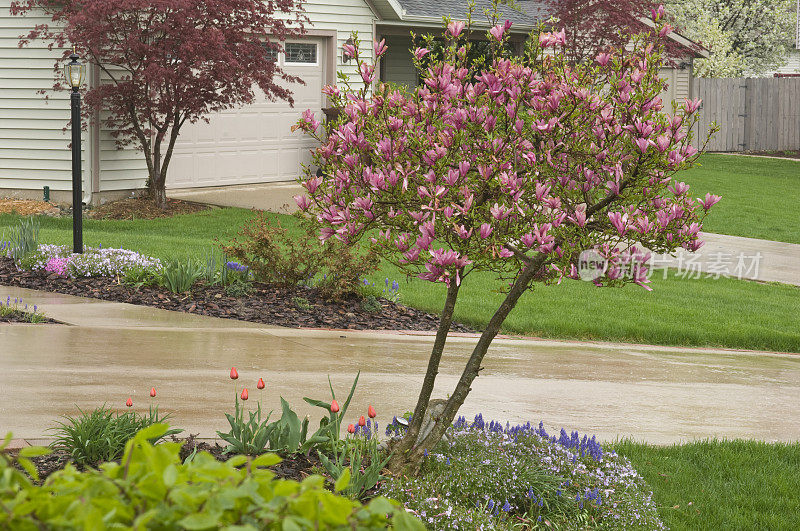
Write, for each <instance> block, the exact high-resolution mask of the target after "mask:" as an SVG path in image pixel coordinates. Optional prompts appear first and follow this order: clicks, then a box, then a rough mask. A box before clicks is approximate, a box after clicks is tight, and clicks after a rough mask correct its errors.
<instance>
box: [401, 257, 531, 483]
mask: <svg viewBox="0 0 800 531" xmlns="http://www.w3.org/2000/svg"><path fill="white" fill-rule="evenodd" d="M545 260H546V256H545V255H539V256H537V257H536V258H534V259H532V260H530V261H529V262H528V264H527V266H526V267H525V268H524V269H523V270H522V272H521V273H520V275H519V276H518V277H517V279H516V281H515V282H514V284H513V285H512V287H511V289H510V290H509V292H508V293H507V294H506V298H505V300H503V303H502V304H501V305H500V307H499V308H498V309H497V311H495V313H494V315H492V318H491V319H490V320H489V323H488V324H487V325H486V329H485V330H484V331H483V333H482V334H481V337H480V338H479V339H478V343H477V344H476V345H475V348H474V349H473V350H472V354H471V355H470V357H469V360H468V361H467V364H466V366H465V367H464V371H463V372H462V374H461V378H459V380H458V384H456V388H455V390H454V391H453V393H452V394H451V395H450V398H449V399H448V400H447V404H446V405H445V408H444V411H443V412H442V413H441V414H439V415H438V416H437V417H435V418H433V419H432V420H433V421H434V424H433V428H432V429H431V430H429V431H428V433H420V430H421V428H422V426H423V423H424V420H425V413H426V411H427V410H428V406H429V404H430V398H431V394H432V392H433V387H434V384H435V383H436V376H437V375H438V373H439V362H440V361H441V359H442V353H443V351H444V346H445V343H446V342H447V333H448V332H449V331H450V326H451V324H452V322H453V311H454V309H455V305H456V300H457V298H458V289H459V287H458V286H457V285H456V284H455V282H452V283H451V284H450V287H449V288H448V289H447V298H446V300H445V305H444V310H443V311H442V319H441V322H440V323H439V329H438V331H437V333H436V340H435V341H434V344H433V350H432V351H431V357H430V360H429V361H428V370H427V372H426V373H425V379H424V381H423V384H422V390H421V391H420V394H419V399H418V400H417V407H416V408H415V409H414V416H413V418H412V420H411V423H410V424H409V427H408V430H406V434H405V435H404V436H403V438H402V439H401V440H400V441H398V442H397V443H396V444H395V445H394V446H393V447H392V451H393V452H394V453H393V455H392V457H391V459H390V460H389V463H388V464H387V468H388V469H389V470H390V471H391V472H392V473H394V474H404V473H414V472H416V471H417V470H418V468H419V465H420V462H421V460H422V457H423V455H424V454H425V451H426V450H431V449H433V447H434V446H436V444H437V443H438V442H439V441H440V440H441V439H442V437H443V436H444V434H445V432H446V431H447V428H448V427H450V425H451V424H452V423H453V420H454V419H455V418H456V414H457V413H458V410H459V408H461V406H462V405H463V404H464V401H465V400H466V399H467V395H469V392H470V391H471V390H472V382H473V381H475V378H477V377H478V373H479V372H480V370H481V363H483V358H484V356H485V355H486V352H487V351H488V350H489V346H490V345H491V343H492V341H493V340H494V338H495V337H496V336H497V334H498V332H499V331H500V327H501V326H502V325H503V322H504V321H505V320H506V317H508V314H509V313H511V310H513V309H514V307H515V306H516V305H517V302H518V301H519V298H520V297H521V296H522V294H523V293H525V290H526V289H527V287H528V285H529V284H530V282H531V280H532V279H533V277H534V276H535V275H536V272H537V271H539V269H540V268H541V267H542V264H543V263H544V262H545Z"/></svg>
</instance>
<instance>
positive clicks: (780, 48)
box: [667, 0, 797, 77]
mask: <svg viewBox="0 0 800 531" xmlns="http://www.w3.org/2000/svg"><path fill="white" fill-rule="evenodd" d="M667 8H668V10H667V11H668V13H669V14H670V16H671V17H672V18H673V19H674V24H675V25H676V26H677V27H678V29H679V31H681V33H682V34H684V35H685V36H686V37H688V38H690V39H692V40H695V41H698V42H701V43H703V44H704V45H706V47H707V48H709V50H710V51H711V52H712V57H711V58H710V59H707V60H701V61H698V62H697V65H698V72H699V74H700V75H704V76H707V77H738V76H742V75H758V74H762V73H764V72H766V71H768V70H770V69H774V68H776V67H778V66H780V65H781V64H783V63H784V62H785V60H786V54H787V52H788V50H789V48H790V46H791V45H792V39H793V38H794V31H795V29H794V28H795V26H794V24H795V20H796V9H797V3H796V0H669V1H668V3H667Z"/></svg>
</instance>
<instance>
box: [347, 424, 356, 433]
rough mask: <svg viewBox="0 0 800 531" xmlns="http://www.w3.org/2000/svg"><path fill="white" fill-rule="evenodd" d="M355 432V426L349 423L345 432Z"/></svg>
mask: <svg viewBox="0 0 800 531" xmlns="http://www.w3.org/2000/svg"><path fill="white" fill-rule="evenodd" d="M355 432H356V427H355V426H353V425H352V424H350V425H349V426H348V427H347V433H355Z"/></svg>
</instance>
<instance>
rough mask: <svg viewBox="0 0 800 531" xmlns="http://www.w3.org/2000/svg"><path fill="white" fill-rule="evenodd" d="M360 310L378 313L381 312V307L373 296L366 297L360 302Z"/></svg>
mask: <svg viewBox="0 0 800 531" xmlns="http://www.w3.org/2000/svg"><path fill="white" fill-rule="evenodd" d="M361 308H362V309H363V310H364V311H365V312H368V313H378V312H380V311H381V310H383V306H381V303H380V302H378V298H377V297H375V295H367V296H366V297H365V298H364V300H362V301H361Z"/></svg>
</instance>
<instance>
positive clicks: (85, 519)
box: [0, 424, 425, 531]
mask: <svg viewBox="0 0 800 531" xmlns="http://www.w3.org/2000/svg"><path fill="white" fill-rule="evenodd" d="M168 432H169V428H168V426H167V425H165V424H156V425H154V426H150V427H149V428H146V429H144V430H142V431H140V432H139V433H138V434H136V436H135V437H134V438H133V439H132V440H130V441H129V442H128V444H127V445H126V447H125V452H124V454H123V455H122V459H121V462H120V463H109V464H107V465H105V466H104V467H103V468H102V469H100V470H95V469H87V470H85V471H78V470H76V469H75V468H74V467H72V466H70V465H68V466H67V467H66V468H65V469H64V470H62V471H59V472H56V473H54V474H52V475H51V476H50V477H49V478H48V479H47V481H46V482H45V483H44V484H43V485H36V484H34V483H33V482H32V481H31V480H30V479H29V478H28V477H27V476H26V475H25V473H24V472H23V471H21V470H19V469H17V468H16V467H15V465H17V464H19V465H20V466H22V467H23V468H25V469H28V470H31V469H32V465H31V463H30V461H29V458H30V457H33V456H36V455H42V454H44V453H47V449H45V448H26V449H24V450H22V451H21V452H20V456H19V457H17V458H14V457H12V456H11V455H10V453H9V452H8V451H7V450H6V447H7V445H8V441H9V440H10V439H11V436H10V434H9V436H8V437H6V443H4V444H3V446H2V447H0V506H2V507H3V510H2V511H0V528H3V529H54V528H58V529H106V528H116V527H120V528H137V529H149V528H158V529H234V528H237V529H270V530H273V529H274V530H278V529H298V530H312V529H314V530H317V529H319V530H329V529H387V528H389V529H397V530H400V531H411V530H423V529H425V528H424V526H423V525H422V523H421V522H419V520H417V519H416V518H414V517H413V516H411V515H410V514H409V513H407V512H406V511H405V510H404V509H402V508H401V507H400V506H399V505H398V504H397V503H396V502H393V501H391V500H388V499H386V498H383V497H378V498H375V499H373V500H372V501H370V502H369V504H366V505H362V504H361V503H359V502H356V501H353V500H349V499H347V498H344V497H342V496H339V495H337V494H335V493H332V492H329V491H327V490H325V487H324V480H323V478H322V477H320V476H311V477H308V478H306V479H305V480H303V481H302V482H297V481H292V480H284V479H276V478H275V473H274V472H272V471H271V470H268V467H270V466H274V465H276V464H277V463H279V462H280V458H279V457H277V456H276V455H274V454H266V455H263V456H260V457H257V458H254V459H253V458H248V457H245V456H235V457H232V458H231V459H229V460H228V461H226V462H220V461H217V460H216V459H214V457H213V456H211V455H210V454H208V453H205V452H200V453H197V454H195V455H194V457H193V458H192V459H187V460H186V461H185V462H181V459H180V446H181V445H180V443H169V442H168V443H164V444H159V445H157V446H154V445H152V444H151V443H150V442H149V441H151V440H154V439H155V440H159V439H162V438H164V437H165V436H166V435H167V433H168ZM26 462H27V464H26ZM32 472H33V473H32V474H31V476H33V477H35V469H34V470H32Z"/></svg>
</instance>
